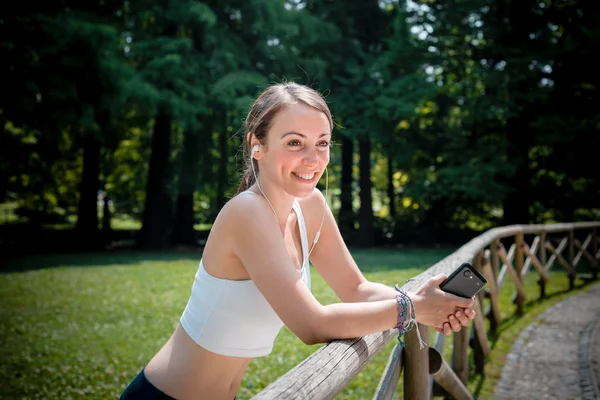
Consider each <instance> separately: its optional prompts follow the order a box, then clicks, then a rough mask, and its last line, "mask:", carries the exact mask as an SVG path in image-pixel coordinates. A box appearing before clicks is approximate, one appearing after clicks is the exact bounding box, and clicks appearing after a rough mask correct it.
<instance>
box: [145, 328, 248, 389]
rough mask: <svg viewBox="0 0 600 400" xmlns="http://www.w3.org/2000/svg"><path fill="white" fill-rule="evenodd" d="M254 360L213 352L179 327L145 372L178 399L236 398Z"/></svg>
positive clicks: (155, 382) (149, 378)
mask: <svg viewBox="0 0 600 400" xmlns="http://www.w3.org/2000/svg"><path fill="white" fill-rule="evenodd" d="M251 360H252V359H251V358H242V357H228V356H223V355H219V354H215V353H212V352H210V351H208V350H206V349H204V348H202V347H200V346H199V345H198V344H196V343H195V342H194V341H193V340H192V339H191V338H190V337H189V336H188V334H187V333H186V332H185V330H184V329H183V327H182V326H181V325H180V324H177V327H176V328H175V332H174V333H173V335H172V336H171V338H169V340H168V341H167V343H166V344H165V345H164V346H163V348H162V349H160V351H159V352H158V353H157V354H156V355H155V356H154V357H153V358H152V360H150V362H149V363H148V365H147V366H146V369H145V375H146V378H147V379H148V380H149V381H150V382H151V383H152V384H153V385H154V386H156V387H157V388H158V389H159V390H161V391H162V392H164V393H165V394H167V395H169V396H171V397H174V398H176V399H178V400H187V399H216V400H218V399H227V400H231V399H233V398H234V397H235V395H236V393H237V391H238V389H239V387H240V384H241V381H242V377H243V376H244V372H245V371H246V368H247V367H248V364H249V363H250V361H251Z"/></svg>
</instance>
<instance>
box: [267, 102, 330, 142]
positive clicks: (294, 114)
mask: <svg viewBox="0 0 600 400" xmlns="http://www.w3.org/2000/svg"><path fill="white" fill-rule="evenodd" d="M270 133H273V134H275V135H276V136H278V139H281V138H282V136H284V135H287V134H289V133H296V134H299V135H300V136H305V137H322V136H324V135H329V134H331V129H330V126H329V119H328V118H327V115H325V113H324V112H322V111H320V110H317V109H316V108H313V107H310V106H307V105H305V104H301V103H300V104H291V105H289V106H287V107H285V108H283V109H282V110H280V111H279V112H278V113H277V115H276V116H275V118H274V119H273V124H272V125H271V132H270Z"/></svg>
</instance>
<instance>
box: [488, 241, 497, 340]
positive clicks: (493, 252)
mask: <svg viewBox="0 0 600 400" xmlns="http://www.w3.org/2000/svg"><path fill="white" fill-rule="evenodd" d="M490 265H491V269H492V276H491V279H490V277H487V278H488V285H489V286H490V295H491V290H492V289H491V286H492V285H493V286H494V288H496V282H497V281H496V277H497V276H498V270H499V268H498V243H497V242H496V241H495V240H494V241H492V243H491V244H490ZM492 280H493V282H492ZM494 301H497V299H494V298H492V296H490V302H491V304H492V307H493V305H494ZM486 317H487V318H488V319H489V320H490V333H491V334H492V336H494V337H495V336H496V333H497V332H498V321H497V320H496V318H495V317H494V315H493V310H492V308H490V312H489V313H488V314H487V315H486Z"/></svg>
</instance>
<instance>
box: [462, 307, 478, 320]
mask: <svg viewBox="0 0 600 400" xmlns="http://www.w3.org/2000/svg"><path fill="white" fill-rule="evenodd" d="M464 311H465V314H466V315H467V317H469V319H474V318H475V314H476V313H475V311H474V310H472V309H470V308H465V310H464Z"/></svg>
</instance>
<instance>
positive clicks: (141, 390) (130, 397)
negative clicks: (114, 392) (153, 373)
mask: <svg viewBox="0 0 600 400" xmlns="http://www.w3.org/2000/svg"><path fill="white" fill-rule="evenodd" d="M138 399H139V400H142V399H148V400H175V399H174V398H173V397H171V396H169V395H167V394H164V393H163V392H161V391H160V390H159V389H157V388H156V386H154V385H153V384H152V383H150V381H149V380H148V379H147V378H146V375H144V370H143V369H142V371H141V372H140V373H139V374H138V375H137V376H136V377H135V378H134V379H133V381H131V383H130V384H129V386H127V388H125V391H124V392H123V394H121V398H120V400H138Z"/></svg>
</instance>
